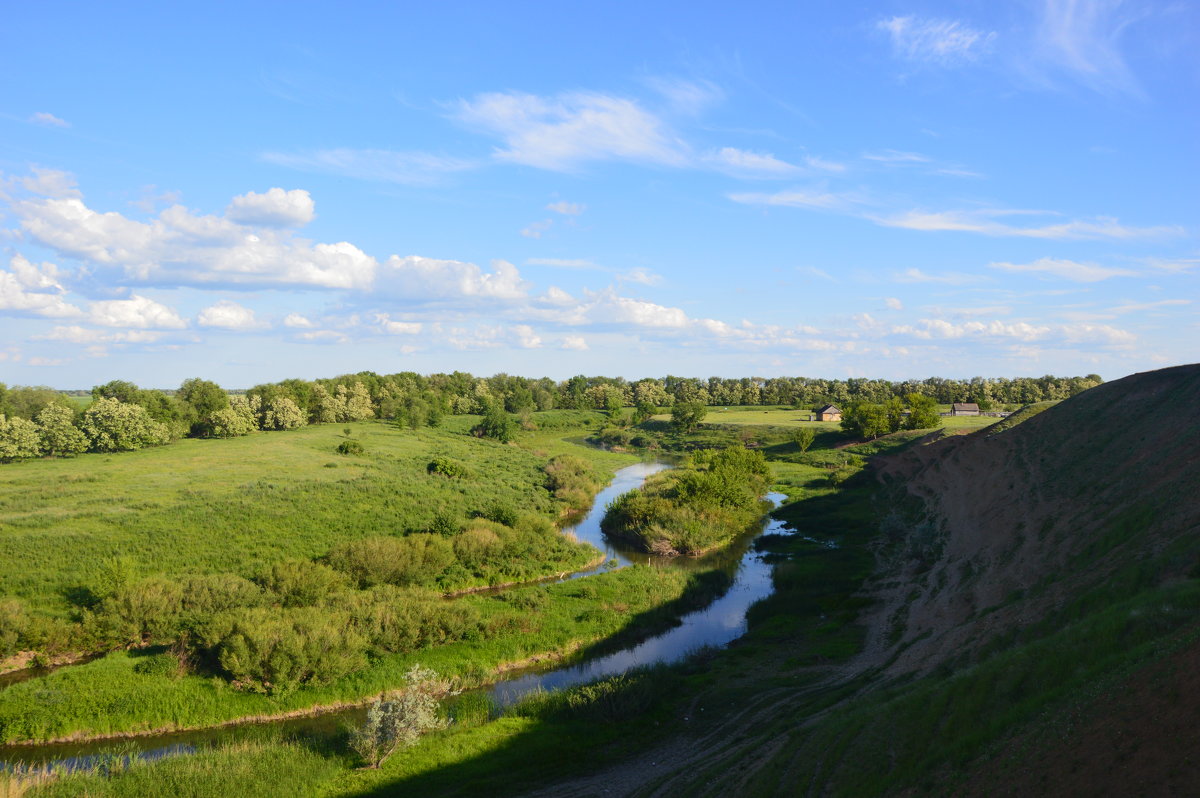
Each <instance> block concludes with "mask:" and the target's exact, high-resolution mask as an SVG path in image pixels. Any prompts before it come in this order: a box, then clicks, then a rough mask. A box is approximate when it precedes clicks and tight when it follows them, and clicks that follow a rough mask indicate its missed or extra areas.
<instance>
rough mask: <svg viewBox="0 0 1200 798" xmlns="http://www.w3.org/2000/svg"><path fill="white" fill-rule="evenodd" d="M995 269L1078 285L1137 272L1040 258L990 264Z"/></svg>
mask: <svg viewBox="0 0 1200 798" xmlns="http://www.w3.org/2000/svg"><path fill="white" fill-rule="evenodd" d="M988 266H989V267H991V268H993V269H1001V270H1003V271H1006V272H1037V273H1041V274H1048V275H1052V276H1054V277H1061V278H1062V279H1064V280H1071V281H1074V282H1077V283H1096V282H1099V281H1101V280H1107V279H1109V278H1110V277H1130V276H1133V275H1136V274H1137V272H1133V271H1130V270H1128V269H1116V268H1112V267H1109V266H1100V265H1098V264H1095V263H1087V262H1080V261H1074V260H1065V259H1062V258H1038V259H1037V260H1035V261H1033V262H1032V263H989V264H988Z"/></svg>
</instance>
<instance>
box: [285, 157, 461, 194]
mask: <svg viewBox="0 0 1200 798" xmlns="http://www.w3.org/2000/svg"><path fill="white" fill-rule="evenodd" d="M262 159H263V160H264V161H267V162H269V163H273V164H277V165H279V166H286V167H288V168H289V169H296V170H299V171H303V172H317V173H321V174H334V175H341V176H343V177H353V178H357V179H359V180H371V181H376V182H381V183H401V184H405V185H414V186H426V185H433V184H436V183H438V182H440V181H441V180H443V179H444V177H445V175H448V174H453V173H455V172H462V171H464V170H467V169H471V168H473V167H474V166H475V164H474V163H473V162H471V161H467V160H463V159H461V158H449V157H446V156H442V155H433V154H431V153H424V152H394V151H392V150H355V149H332V150H317V151H314V152H306V153H281V152H268V153H264V154H263V156H262Z"/></svg>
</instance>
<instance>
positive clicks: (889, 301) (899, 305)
mask: <svg viewBox="0 0 1200 798" xmlns="http://www.w3.org/2000/svg"><path fill="white" fill-rule="evenodd" d="M883 304H884V305H885V306H886V307H887V309H888V310H904V303H903V302H901V301H900V300H899V299H897V298H896V297H894V296H890V297H887V298H886V299H884V300H883Z"/></svg>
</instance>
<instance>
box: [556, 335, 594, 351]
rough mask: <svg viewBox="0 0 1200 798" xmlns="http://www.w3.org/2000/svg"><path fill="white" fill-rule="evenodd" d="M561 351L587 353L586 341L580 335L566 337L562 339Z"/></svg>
mask: <svg viewBox="0 0 1200 798" xmlns="http://www.w3.org/2000/svg"><path fill="white" fill-rule="evenodd" d="M561 348H562V349H570V350H573V351H576V352H584V351H587V348H588V345H587V341H586V340H584V338H583V336H580V335H566V336H563V339H562V346H561Z"/></svg>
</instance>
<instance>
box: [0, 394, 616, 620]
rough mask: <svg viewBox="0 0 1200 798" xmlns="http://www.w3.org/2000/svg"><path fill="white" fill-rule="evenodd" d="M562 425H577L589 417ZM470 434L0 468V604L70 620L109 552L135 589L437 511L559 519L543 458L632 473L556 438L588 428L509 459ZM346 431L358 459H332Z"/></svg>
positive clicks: (277, 443) (319, 432) (184, 449)
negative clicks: (73, 597)
mask: <svg viewBox="0 0 1200 798" xmlns="http://www.w3.org/2000/svg"><path fill="white" fill-rule="evenodd" d="M564 415H566V420H568V421H573V422H574V423H575V424H577V425H578V424H581V423H582V422H584V421H587V420H588V419H589V417H590V416H591V415H593V414H589V413H577V414H574V415H575V418H571V417H570V415H569V414H561V413H560V414H558V418H560V419H561V418H562V417H563V416H564ZM472 421H473V417H455V418H453V419H451V421H450V423H449V424H447V426H446V427H445V428H441V429H428V428H425V429H421V430H419V431H416V432H413V431H411V430H402V429H399V428H396V427H394V426H391V425H387V424H383V423H379V422H360V423H356V424H346V425H340V424H339V425H325V426H309V427H303V428H301V429H298V430H292V431H287V432H267V433H258V434H255V435H250V436H246V437H242V438H233V439H227V440H196V439H185V440H180V441H177V442H175V443H172V444H170V445H169V446H163V447H156V448H148V449H142V450H139V451H134V452H126V453H121V454H112V455H83V456H80V457H77V458H74V459H44V460H36V461H29V462H25V463H18V464H13V465H8V466H3V467H0V597H3V596H16V597H20V598H23V599H25V600H26V601H27V602H28V603H30V604H31V605H32V606H34V607H37V608H41V609H45V610H49V611H57V612H61V611H65V610H66V609H67V602H66V600H65V598H64V591H68V590H70V589H72V588H75V587H78V586H81V585H86V584H88V583H89V581H90V580H92V579H93V578H94V577H95V573H96V569H97V567H98V565H99V564H100V563H101V561H103V560H104V559H105V558H110V557H113V556H114V555H121V556H125V557H128V558H130V559H131V560H132V562H133V565H134V568H135V570H136V572H137V573H138V574H139V575H143V576H148V575H156V574H161V575H166V576H177V575H182V574H201V573H212V572H231V573H236V574H241V575H244V576H252V575H253V574H254V573H256V572H257V571H259V570H260V569H262V568H263V567H264V566H266V565H269V564H270V563H272V562H278V561H282V560H287V559H292V558H304V559H311V558H314V557H318V556H321V555H323V554H325V553H326V552H327V551H329V549H330V548H331V547H332V546H334V545H335V544H337V543H340V542H343V541H347V540H352V539H355V538H361V537H367V536H378V535H397V534H404V533H407V532H414V531H424V530H427V529H429V528H430V526H431V525H432V524H433V523H434V521H435V518H436V517H437V516H438V515H439V514H441V515H447V516H449V517H451V518H453V519H456V520H460V521H463V522H465V521H466V520H467V519H468V517H469V516H470V515H472V514H473V513H478V512H482V511H486V510H487V509H488V507H489V506H491V505H495V504H501V505H504V506H507V507H511V508H514V509H519V510H520V511H521V512H524V513H536V514H539V515H541V516H544V517H547V518H555V517H557V515H558V514H559V513H560V512H561V511H562V509H563V508H562V505H561V503H559V502H556V501H555V500H554V499H553V498H552V497H551V496H550V494H549V493H548V492H547V490H546V489H545V488H544V487H543V484H544V482H545V475H544V474H543V473H542V470H541V469H542V467H543V466H544V465H545V463H546V461H547V459H548V458H549V457H550V456H553V455H554V454H559V453H563V452H567V451H569V452H572V453H573V454H575V455H577V456H580V457H583V458H585V459H586V460H587V461H588V462H589V463H591V464H592V466H593V467H594V468H596V469H597V470H598V471H600V472H601V473H604V474H608V475H611V473H612V472H613V471H614V470H615V469H616V468H619V467H620V466H622V465H627V464H628V463H630V462H634V458H632V457H630V456H629V455H620V454H614V453H610V452H602V451H598V450H595V449H591V448H587V447H581V446H577V445H574V444H571V443H567V442H565V441H564V440H562V438H563V437H564V435H567V434H570V433H572V432H574V433H575V434H580V433H582V432H583V431H585V429H586V428H585V427H583V426H577V427H568V428H565V429H558V430H552V431H545V432H542V431H538V432H530V433H523V434H522V436H521V438H520V440H519V441H518V445H516V446H505V445H501V444H498V443H495V442H493V441H489V440H484V439H478V438H474V437H471V436H469V435H466V434H465V430H466V429H467V428H469V426H470V424H471V423H472ZM344 427H350V428H351V430H352V432H351V435H352V437H353V438H354V439H355V440H358V441H361V443H362V444H363V446H364V447H365V450H366V451H365V453H364V454H363V455H362V456H359V457H349V456H342V455H338V454H336V453H335V449H336V447H337V446H338V444H339V443H340V442H341V441H343V440H345V437H344V432H343V429H344ZM434 456H443V457H448V458H451V459H454V460H457V461H460V462H463V463H465V464H468V467H469V468H470V470H471V475H470V478H468V479H459V480H451V479H446V478H444V477H441V476H439V475H436V474H430V473H428V472H427V470H426V466H427V464H428V463H429V461H430V459H431V458H432V457H434ZM551 570H552V569H551ZM467 586H468V585H456V586H450V587H467Z"/></svg>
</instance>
